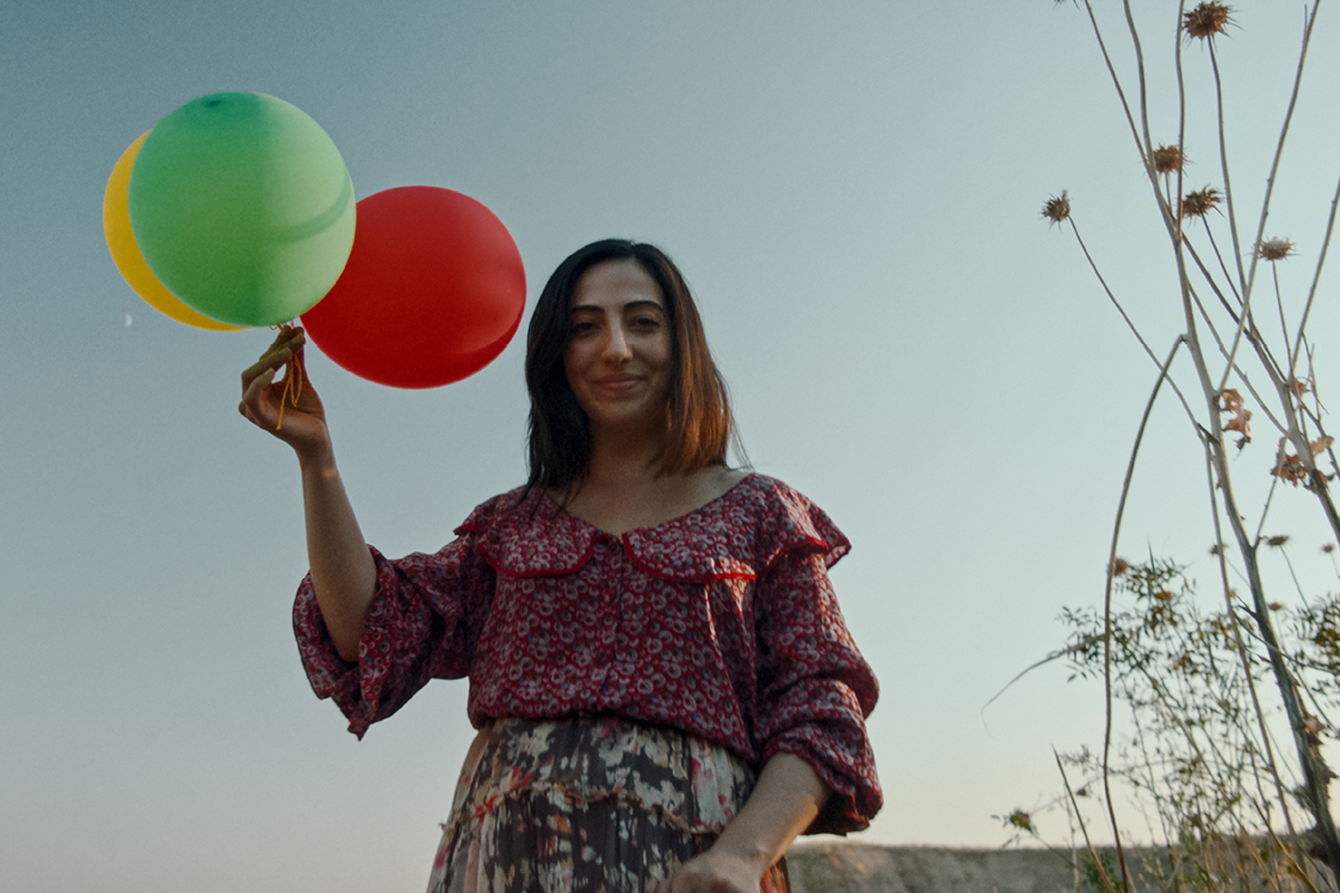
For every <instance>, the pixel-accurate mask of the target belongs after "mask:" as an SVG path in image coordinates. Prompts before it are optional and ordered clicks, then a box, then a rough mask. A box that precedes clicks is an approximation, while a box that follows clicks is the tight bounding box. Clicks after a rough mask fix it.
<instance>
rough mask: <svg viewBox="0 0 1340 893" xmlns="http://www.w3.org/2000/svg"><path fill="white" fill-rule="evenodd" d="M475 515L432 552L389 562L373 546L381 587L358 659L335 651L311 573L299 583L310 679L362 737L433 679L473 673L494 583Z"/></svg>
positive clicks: (302, 649) (299, 618) (298, 620)
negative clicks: (477, 546) (481, 548)
mask: <svg viewBox="0 0 1340 893" xmlns="http://www.w3.org/2000/svg"><path fill="white" fill-rule="evenodd" d="M476 514H478V510H476ZM474 519H475V516H474V515H472V516H471V521H467V522H466V524H464V525H462V526H461V527H460V528H459V529H458V530H457V531H456V532H457V534H458V537H457V539H455V540H453V541H452V542H451V543H448V544H447V545H446V546H445V547H443V548H442V549H441V550H440V551H438V552H436V553H433V554H425V553H414V554H411V555H406V556H405V557H404V558H400V559H397V560H394V561H391V560H388V559H387V558H385V557H384V556H383V555H382V554H381V553H380V552H378V551H377V550H376V549H374V548H372V547H371V546H369V547H368V548H369V549H370V550H371V552H372V558H373V560H374V561H375V562H376V565H377V591H376V594H375V595H374V597H373V600H372V604H371V605H370V606H369V608H368V614H367V617H366V618H365V619H364V622H363V635H362V638H360V639H359V642H358V660H357V662H353V661H347V660H345V659H344V658H342V657H340V655H339V653H338V652H337V651H336V649H335V644H334V642H333V641H331V638H330V633H329V632H328V631H327V629H326V623H325V620H324V619H323V618H322V616H321V608H320V607H319V606H318V604H317V601H316V595H315V592H314V591H313V589H312V577H311V574H308V575H307V576H306V577H304V578H303V581H302V584H301V585H300V586H299V587H298V596H297V600H296V601H295V603H294V605H293V629H294V633H295V634H296V636H297V639H298V651H299V653H300V654H301V656H302V663H303V668H304V669H305V670H306V671H307V678H308V681H310V682H311V684H312V690H313V691H315V692H316V695H317V697H319V698H334V700H335V703H336V704H337V705H338V706H339V708H340V710H341V711H342V712H343V713H344V715H345V716H346V717H348V719H349V731H351V732H353V733H354V734H355V735H357V736H358V737H359V738H362V737H363V734H364V733H365V732H366V731H367V729H368V726H369V725H371V724H372V723H374V722H376V721H377V720H379V719H385V718H386V717H388V716H390V715H391V714H392V713H395V712H396V711H397V710H399V709H400V708H401V707H402V706H403V705H404V704H405V702H406V701H408V700H409V699H410V697H411V696H412V695H413V694H414V693H415V692H417V691H418V690H419V689H420V688H422V687H423V686H424V685H426V684H427V682H428V680H429V679H433V678H442V679H455V678H459V677H462V676H465V675H467V674H468V673H469V670H470V662H471V659H472V658H473V656H474V652H475V646H476V645H477V644H478V641H479V631H480V628H481V627H482V626H483V623H484V619H485V618H486V617H487V615H488V610H489V607H490V604H491V602H492V598H493V583H494V577H493V570H492V569H491V568H490V567H489V566H488V564H487V563H486V562H485V561H484V560H483V559H482V558H480V557H479V555H478V554H477V553H476V551H475V549H474V542H475V539H476V534H477V532H478V528H477V527H476V526H475V524H473V523H472V521H473V520H474Z"/></svg>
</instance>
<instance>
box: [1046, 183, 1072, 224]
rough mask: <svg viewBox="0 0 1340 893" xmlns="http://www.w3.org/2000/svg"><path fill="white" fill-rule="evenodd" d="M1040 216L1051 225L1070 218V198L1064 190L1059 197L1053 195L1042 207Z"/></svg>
mask: <svg viewBox="0 0 1340 893" xmlns="http://www.w3.org/2000/svg"><path fill="white" fill-rule="evenodd" d="M1042 216H1043V217H1046V218H1047V219H1048V220H1050V221H1051V222H1052V223H1060V222H1061V221H1063V220H1065V219H1066V218H1068V217H1069V216H1070V198H1069V196H1067V195H1066V191H1065V190H1064V189H1062V190H1061V194H1060V195H1053V196H1052V197H1051V198H1049V199H1048V200H1047V204H1045V205H1043V206H1042Z"/></svg>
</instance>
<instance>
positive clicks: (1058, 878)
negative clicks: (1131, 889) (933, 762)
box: [786, 843, 1077, 893]
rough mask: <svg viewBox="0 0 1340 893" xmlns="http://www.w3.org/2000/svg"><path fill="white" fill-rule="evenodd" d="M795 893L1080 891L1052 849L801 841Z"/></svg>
mask: <svg viewBox="0 0 1340 893" xmlns="http://www.w3.org/2000/svg"><path fill="white" fill-rule="evenodd" d="M786 861H787V866H788V870H789V872H790V875H791V887H792V890H793V891H794V893H1061V891H1064V893H1074V891H1075V889H1076V880H1077V879H1076V877H1075V872H1074V870H1073V869H1072V868H1071V867H1070V866H1069V865H1067V864H1066V863H1065V861H1064V860H1062V859H1061V858H1060V857H1058V856H1057V855H1056V854H1054V853H1049V852H1047V851H1046V850H1020V849H1009V850H1002V849H991V850H976V849H951V848H947V847H945V848H942V847H897V846H877V845H874V844H861V843H813V844H811V843H799V844H796V845H795V846H794V847H792V848H791V851H790V852H789V853H787V856H786Z"/></svg>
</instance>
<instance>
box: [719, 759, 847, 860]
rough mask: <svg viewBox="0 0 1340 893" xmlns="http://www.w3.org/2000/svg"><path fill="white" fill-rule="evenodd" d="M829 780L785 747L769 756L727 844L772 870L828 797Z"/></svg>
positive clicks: (723, 845)
mask: <svg viewBox="0 0 1340 893" xmlns="http://www.w3.org/2000/svg"><path fill="white" fill-rule="evenodd" d="M828 795H829V791H828V788H827V786H825V785H824V783H823V782H822V781H820V780H819V776H818V775H817V774H815V772H814V770H813V769H812V768H810V765H809V763H806V762H805V761H804V760H802V759H801V758H800V757H798V756H795V755H794V754H789V753H780V754H777V755H776V756H775V757H773V758H772V759H771V760H769V761H768V763H767V765H766V766H764V767H763V773H762V774H761V775H759V777H758V784H757V785H755V786H754V790H753V793H751V794H750V795H749V799H748V800H747V801H745V805H744V808H743V809H741V810H740V814H739V815H737V816H736V817H735V819H734V820H733V821H731V823H730V824H729V825H727V826H726V830H725V831H723V832H722V833H721V836H720V837H719V838H717V841H716V843H715V844H713V846H712V849H713V850H717V849H721V850H723V851H725V852H727V853H731V854H734V855H736V856H739V857H740V858H743V859H745V860H747V861H748V862H750V863H752V864H754V865H756V866H757V867H758V868H759V870H760V871H766V870H767V869H768V868H769V867H770V866H771V865H772V864H773V863H774V862H776V861H777V860H778V859H780V858H781V857H782V856H783V855H785V853H786V851H787V848H788V847H790V846H791V842H792V841H793V840H795V839H796V835H798V834H800V833H801V832H802V831H804V830H805V829H806V828H808V827H809V825H810V823H811V822H813V821H814V817H815V816H817V815H818V814H819V810H820V809H822V808H823V805H824V803H825V802H826V801H827V800H828Z"/></svg>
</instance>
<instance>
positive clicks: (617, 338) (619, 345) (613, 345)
mask: <svg viewBox="0 0 1340 893" xmlns="http://www.w3.org/2000/svg"><path fill="white" fill-rule="evenodd" d="M609 333H610V335H609V338H607V339H606V340H605V350H604V351H603V354H604V358H605V360H607V361H609V362H615V363H618V362H623V361H624V360H627V359H630V358H631V357H632V352H631V351H630V350H629V348H628V333H627V332H625V331H624V327H623V324H622V321H621V320H613V321H612V322H611V325H610V327H609Z"/></svg>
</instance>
